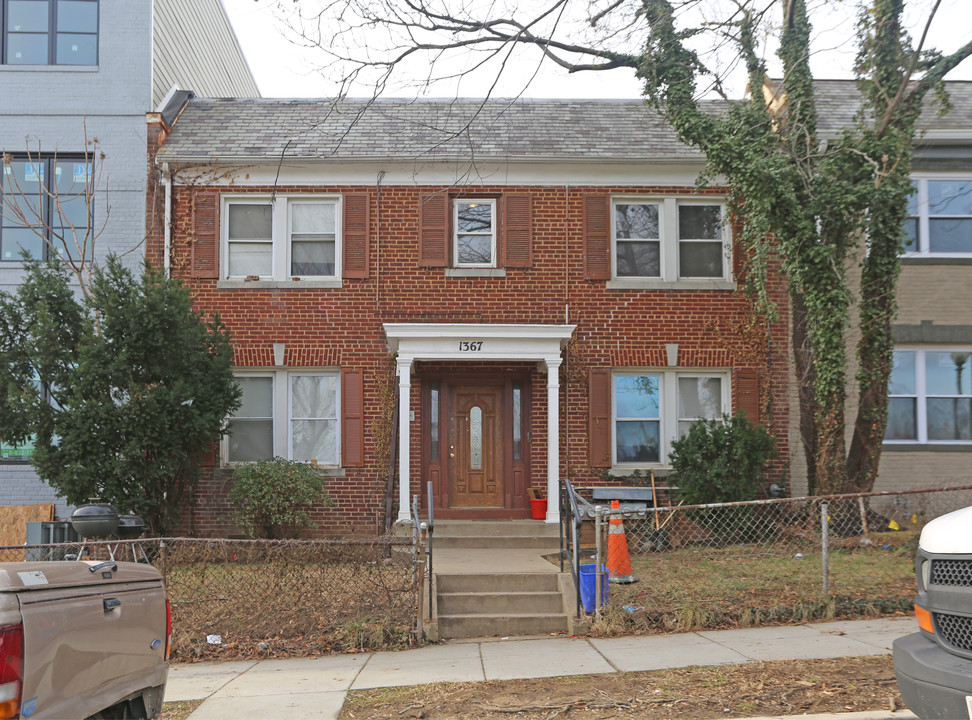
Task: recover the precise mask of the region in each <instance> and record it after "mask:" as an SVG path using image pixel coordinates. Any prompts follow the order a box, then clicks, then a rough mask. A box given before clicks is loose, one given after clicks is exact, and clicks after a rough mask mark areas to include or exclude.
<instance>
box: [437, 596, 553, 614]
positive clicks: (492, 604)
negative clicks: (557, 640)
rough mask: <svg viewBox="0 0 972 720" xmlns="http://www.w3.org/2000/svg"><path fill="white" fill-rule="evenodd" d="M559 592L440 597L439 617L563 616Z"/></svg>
mask: <svg viewBox="0 0 972 720" xmlns="http://www.w3.org/2000/svg"><path fill="white" fill-rule="evenodd" d="M563 611H564V598H563V596H562V595H561V594H560V593H559V592H468V593H442V592H440V593H439V617H440V618H441V617H442V616H444V615H446V616H453V615H507V614H511V613H515V614H544V615H548V614H552V615H555V614H557V613H563Z"/></svg>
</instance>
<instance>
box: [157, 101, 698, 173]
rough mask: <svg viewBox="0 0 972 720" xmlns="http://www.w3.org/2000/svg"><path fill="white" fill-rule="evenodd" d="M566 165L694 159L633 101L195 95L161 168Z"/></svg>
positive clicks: (695, 155) (168, 141)
mask: <svg viewBox="0 0 972 720" xmlns="http://www.w3.org/2000/svg"><path fill="white" fill-rule="evenodd" d="M282 155H283V156H285V157H286V158H288V159H316V158H324V159H332V160H352V161H364V160H368V159H381V160H386V159H389V158H391V159H399V160H416V159H418V160H423V161H449V160H454V159H459V158H463V159H468V158H470V157H476V158H479V159H482V160H489V159H493V160H523V161H529V160H531V159H536V160H541V159H543V160H547V159H572V160H579V161H587V160H611V161H616V162H623V161H638V160H642V161H643V160H649V159H650V160H663V161H668V162H678V161H691V162H699V161H700V160H701V155H700V154H699V153H698V152H697V151H696V150H694V149H692V148H689V147H688V146H686V145H683V144H681V143H679V142H678V141H677V140H676V139H675V133H674V132H672V129H671V128H670V127H669V125H668V123H666V122H665V120H664V119H663V118H662V117H661V116H660V115H658V114H657V113H656V112H654V111H652V110H650V109H649V108H647V107H646V106H645V104H644V102H643V101H640V100H517V101H501V100H491V101H489V102H487V103H485V104H483V102H482V101H477V100H466V99H460V100H377V101H373V102H370V103H369V102H366V101H361V100H344V101H342V102H340V103H338V104H334V103H332V102H331V101H330V100H273V99H252V98H245V99H200V98H194V99H192V100H191V101H190V102H189V104H188V105H187V106H186V109H185V110H184V111H183V112H182V115H181V117H180V118H179V120H178V121H177V122H176V124H175V127H174V128H173V129H172V132H171V133H170V135H169V137H168V138H167V139H166V141H165V144H164V145H163V146H162V149H161V151H160V152H159V155H158V158H159V161H161V162H166V161H167V162H192V161H194V160H198V161H204V160H212V159H219V160H221V161H232V160H259V159H268V160H273V161H276V160H277V159H279V158H280V157H281V156H282Z"/></svg>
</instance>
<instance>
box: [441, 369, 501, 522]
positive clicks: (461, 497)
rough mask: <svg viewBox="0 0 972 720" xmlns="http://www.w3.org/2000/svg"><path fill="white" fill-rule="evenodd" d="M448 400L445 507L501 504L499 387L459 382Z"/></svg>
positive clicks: (490, 506)
mask: <svg viewBox="0 0 972 720" xmlns="http://www.w3.org/2000/svg"><path fill="white" fill-rule="evenodd" d="M451 400H452V412H450V413H449V419H450V423H449V455H450V457H449V466H450V467H449V506H450V507H453V508H499V507H503V506H504V505H505V499H506V498H505V488H504V472H503V470H504V465H505V463H504V455H503V435H504V433H503V427H502V426H503V417H504V415H503V388H501V387H495V386H492V387H491V386H482V385H478V386H477V385H459V386H456V387H454V388H453V391H452V393H451Z"/></svg>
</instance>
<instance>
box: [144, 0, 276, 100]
mask: <svg viewBox="0 0 972 720" xmlns="http://www.w3.org/2000/svg"><path fill="white" fill-rule="evenodd" d="M152 34H153V43H154V47H153V53H152V54H153V63H154V73H153V79H152V80H153V84H152V109H155V108H157V107H158V104H159V103H160V102H161V101H162V99H163V98H164V97H165V95H166V93H168V92H169V90H170V88H172V86H173V85H177V86H178V87H179V89H181V90H192V91H193V92H195V93H196V95H198V96H200V97H259V96H260V91H259V89H258V88H257V86H256V82H255V81H254V79H253V75H252V73H250V68H249V66H248V65H247V64H246V59H245V58H244V57H243V51H242V50H241V49H240V45H239V42H237V39H236V34H235V33H234V32H233V28H232V26H231V25H230V22H229V18H227V16H226V11H225V10H224V9H223V5H222V3H221V2H220V0H155V13H154V26H153V33H152Z"/></svg>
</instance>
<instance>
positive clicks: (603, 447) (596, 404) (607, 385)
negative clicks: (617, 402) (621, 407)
mask: <svg viewBox="0 0 972 720" xmlns="http://www.w3.org/2000/svg"><path fill="white" fill-rule="evenodd" d="M588 413H589V423H588V433H587V434H588V438H589V440H588V442H589V444H590V445H589V448H588V451H589V455H590V462H591V465H592V466H594V467H609V466H610V465H611V371H610V370H608V369H606V368H595V369H592V370H591V371H590V376H589V382H588Z"/></svg>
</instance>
